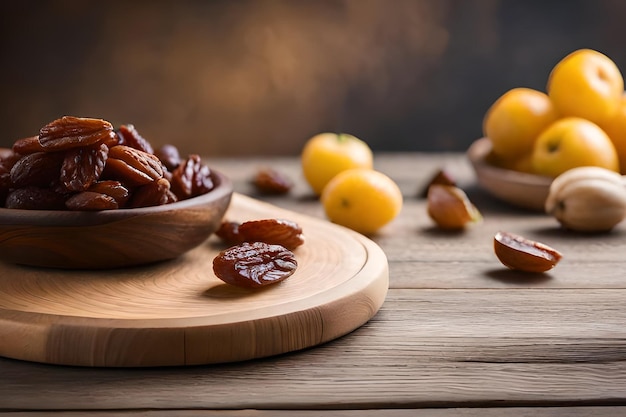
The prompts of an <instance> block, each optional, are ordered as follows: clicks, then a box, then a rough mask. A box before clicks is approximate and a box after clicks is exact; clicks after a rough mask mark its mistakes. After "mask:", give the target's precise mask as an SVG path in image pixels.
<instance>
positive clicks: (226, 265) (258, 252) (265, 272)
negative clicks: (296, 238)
mask: <svg viewBox="0 0 626 417" xmlns="http://www.w3.org/2000/svg"><path fill="white" fill-rule="evenodd" d="M297 266H298V263H297V261H296V257H295V255H294V254H293V252H291V251H290V250H288V249H286V248H284V247H283V246H280V245H270V244H268V243H264V242H254V243H247V242H245V243H242V244H241V245H236V246H232V247H230V248H228V249H225V250H223V251H221V252H220V253H219V254H218V255H217V256H216V257H215V258H214V259H213V272H214V273H215V276H217V277H218V278H219V279H221V280H222V281H224V282H226V283H227V284H231V285H235V286H238V287H243V288H258V287H264V286H267V285H271V284H276V283H278V282H281V281H284V280H285V279H287V278H288V277H290V276H291V275H293V273H294V272H295V271H296V268H297Z"/></svg>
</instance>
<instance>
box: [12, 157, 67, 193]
mask: <svg viewBox="0 0 626 417" xmlns="http://www.w3.org/2000/svg"><path fill="white" fill-rule="evenodd" d="M62 163H63V155H62V154H60V153H58V152H35V153H31V154H28V155H25V156H23V157H21V158H20V159H19V160H18V161H17V162H16V163H15V164H14V165H13V167H12V168H11V184H12V186H13V187H14V188H20V187H28V186H36V187H48V186H50V185H51V184H54V183H55V182H57V181H58V179H59V175H60V172H61V164H62Z"/></svg>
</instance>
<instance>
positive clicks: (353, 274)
mask: <svg viewBox="0 0 626 417" xmlns="http://www.w3.org/2000/svg"><path fill="white" fill-rule="evenodd" d="M262 218H286V219H290V220H294V221H296V222H298V223H299V224H300V225H301V226H302V229H303V232H304V235H305V238H306V241H305V244H304V245H302V246H300V247H298V248H297V249H296V250H295V251H294V253H295V255H296V259H297V261H298V269H297V270H296V272H295V274H294V275H292V276H291V277H289V278H288V279H287V280H285V281H283V282H281V283H279V284H276V285H270V286H268V287H266V288H263V289H260V290H258V289H257V290H246V289H241V288H237V287H233V286H230V285H228V284H225V283H223V282H222V281H220V280H219V279H218V278H217V277H215V275H214V274H213V270H212V262H213V258H214V257H215V255H216V254H217V253H218V252H219V251H220V250H221V249H223V248H224V246H222V244H221V242H220V241H219V240H218V239H217V238H216V237H215V236H213V237H211V238H210V239H209V240H207V242H206V243H205V244H203V245H201V246H200V247H197V248H195V249H194V250H192V251H190V252H188V253H187V254H185V255H183V256H182V257H180V258H178V259H176V260H173V261H169V262H165V263H160V264H155V265H150V266H144V267H138V268H128V269H119V270H110V271H69V270H55V269H39V268H29V267H24V266H19V265H12V264H5V263H0V356H5V357H10V358H16V359H23V360H28V361H35V362H43V363H52V364H65V365H78V366H103V367H127V366H174V365H194V364H211V363H222V362H233V361H241V360H246V359H252V358H261V357H266V356H271V355H276V354H280V353H285V352H289V351H294V350H298V349H303V348H307V347H311V346H315V345H318V344H320V343H323V342H326V341H329V340H332V339H335V338H337V337H339V336H342V335H345V334H346V333H348V332H350V331H352V330H354V329H356V328H357V327H359V326H361V325H362V324H364V323H365V322H367V321H368V320H369V319H370V318H371V317H372V316H374V314H376V312H377V311H378V309H379V308H380V307H381V305H382V303H383V301H384V299H385V296H386V294H387V289H388V278H389V273H388V264H387V258H386V256H385V254H384V253H383V251H382V250H381V249H380V247H378V246H377V245H376V244H375V243H374V242H372V241H371V240H369V239H367V238H365V237H363V236H362V235H360V234H357V233H355V232H352V231H350V230H348V229H345V228H343V227H340V226H337V225H334V224H332V223H329V222H327V221H324V220H321V219H316V218H312V217H309V216H304V215H300V214H298V213H294V212H290V211H287V210H284V209H281V208H278V207H275V206H272V205H270V204H267V203H263V202H260V201H258V200H254V199H252V198H249V197H246V196H243V195H241V194H234V195H233V200H232V202H231V206H230V208H229V210H228V212H227V214H226V219H229V220H236V221H241V222H242V221H246V220H252V219H262Z"/></svg>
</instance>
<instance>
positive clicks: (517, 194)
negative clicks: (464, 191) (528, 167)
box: [467, 138, 552, 211]
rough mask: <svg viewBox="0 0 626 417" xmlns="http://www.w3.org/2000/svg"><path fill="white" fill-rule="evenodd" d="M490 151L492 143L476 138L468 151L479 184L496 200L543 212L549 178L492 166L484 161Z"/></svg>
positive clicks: (548, 187) (548, 188) (550, 181)
mask: <svg viewBox="0 0 626 417" xmlns="http://www.w3.org/2000/svg"><path fill="white" fill-rule="evenodd" d="M490 152H491V142H490V141H489V139H487V138H481V139H478V140H477V141H475V142H474V143H473V144H472V145H471V146H470V147H469V149H468V150H467V156H468V158H469V160H470V162H471V164H472V166H473V168H474V171H475V172H476V178H477V179H478V183H479V184H480V185H481V186H482V187H483V188H484V189H486V190H487V191H488V192H489V193H490V194H492V195H493V196H494V197H496V198H498V199H499V200H502V201H505V202H507V203H509V204H511V205H514V206H516V207H520V208H523V209H527V210H533V211H544V210H545V209H544V203H545V201H546V198H547V197H548V192H549V190H550V184H551V183H552V178H550V177H544V176H541V175H533V174H528V173H525V172H519V171H513V170H509V169H504V168H500V167H497V166H494V165H491V164H489V162H488V161H487V156H488V155H489V153H490Z"/></svg>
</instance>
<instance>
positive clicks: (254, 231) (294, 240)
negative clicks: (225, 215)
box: [238, 219, 304, 250]
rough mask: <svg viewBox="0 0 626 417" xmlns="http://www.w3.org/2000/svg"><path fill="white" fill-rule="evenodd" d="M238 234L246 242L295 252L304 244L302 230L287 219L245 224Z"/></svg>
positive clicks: (256, 221) (240, 227)
mask: <svg viewBox="0 0 626 417" xmlns="http://www.w3.org/2000/svg"><path fill="white" fill-rule="evenodd" d="M238 233H239V236H240V238H241V239H242V241H244V242H265V243H269V244H272V245H281V246H284V247H285V248H287V249H289V250H294V249H295V248H297V247H298V246H300V245H302V244H303V243H304V236H303V234H302V228H301V227H300V225H298V224H297V223H296V222H293V221H291V220H286V219H262V220H250V221H247V222H243V223H241V224H240V225H239V227H238Z"/></svg>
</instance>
